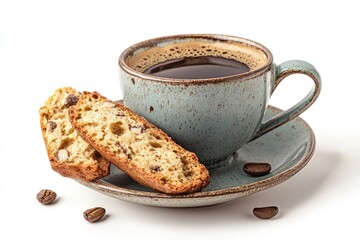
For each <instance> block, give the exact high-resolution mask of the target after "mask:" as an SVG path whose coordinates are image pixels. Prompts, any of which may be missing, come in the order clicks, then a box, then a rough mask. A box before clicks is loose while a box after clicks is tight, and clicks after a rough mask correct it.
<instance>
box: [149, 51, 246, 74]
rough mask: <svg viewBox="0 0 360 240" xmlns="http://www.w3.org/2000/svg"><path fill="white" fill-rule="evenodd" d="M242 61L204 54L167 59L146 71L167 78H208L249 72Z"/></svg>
mask: <svg viewBox="0 0 360 240" xmlns="http://www.w3.org/2000/svg"><path fill="white" fill-rule="evenodd" d="M249 70H250V68H249V67H248V66H247V65H246V64H244V63H241V62H238V61H235V60H232V59H227V58H223V57H213V56H202V57H185V58H178V59H172V60H167V61H165V62H161V63H158V64H156V65H153V66H151V67H150V68H148V69H146V70H145V71H144V73H146V74H149V75H153V76H157V77H165V78H176V79H206V78H219V77H225V76H231V75H236V74H241V73H244V72H248V71H249Z"/></svg>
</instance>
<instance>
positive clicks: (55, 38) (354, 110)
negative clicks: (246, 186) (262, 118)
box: [0, 0, 360, 240]
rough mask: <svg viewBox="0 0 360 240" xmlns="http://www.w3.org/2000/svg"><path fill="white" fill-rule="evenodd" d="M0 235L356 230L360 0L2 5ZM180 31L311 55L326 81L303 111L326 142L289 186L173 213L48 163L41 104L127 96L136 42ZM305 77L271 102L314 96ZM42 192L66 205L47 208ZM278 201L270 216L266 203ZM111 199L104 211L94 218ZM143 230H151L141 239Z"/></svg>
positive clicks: (278, 58)
mask: <svg viewBox="0 0 360 240" xmlns="http://www.w3.org/2000/svg"><path fill="white" fill-rule="evenodd" d="M0 2H1V5H0V11H1V14H0V17H1V22H0V24H1V28H0V83H1V86H0V91H1V94H0V98H1V100H0V104H1V113H0V114H1V115H0V122H1V124H0V128H1V129H0V138H1V145H0V147H1V149H0V164H1V165H0V191H1V193H0V239H75V237H77V238H78V239H88V240H90V239H109V238H110V237H113V238H116V239H125V238H127V239H128V238H131V239H143V238H146V239H165V238H166V239H192V238H195V237H196V238H199V237H201V239H205V238H206V239H220V238H221V239H227V238H226V237H228V238H229V237H231V238H234V239H264V238H266V239H275V238H276V239H306V238H310V237H311V238H312V237H317V238H321V239H326V238H330V237H332V238H331V239H339V238H345V237H347V238H350V239H356V238H357V236H358V228H359V220H358V217H359V216H360V210H359V203H360V191H359V190H360V174H359V171H360V141H359V140H360V137H359V135H360V127H359V119H358V117H357V116H358V109H359V106H360V105H359V104H360V103H359V94H360V83H359V82H360V79H359V71H360V67H359V66H360V60H359V56H360V37H359V22H360V14H359V11H358V10H359V8H358V7H357V5H355V4H354V3H356V1H346V0H343V1H306V0H302V1H288V0H287V1H275V0H272V1H250V0H249V1H227V0H221V1H195V0H192V1H185V0H182V1H163V2H160V1H156V0H148V1H136V0H132V1H74V0H72V1H67V0H62V1H39V0H33V1H25V0H24V1H20V0H11V1H10V0H9V1H0ZM180 33H221V34H228V35H235V36H241V37H245V38H250V39H253V40H255V41H258V42H260V43H262V44H264V45H265V46H267V47H268V48H270V50H271V51H272V53H273V54H274V57H275V62H276V63H281V62H283V61H286V60H289V59H302V60H307V61H309V62H311V63H313V64H314V65H315V66H316V67H317V69H318V70H319V72H320V73H321V76H322V79H323V89H322V92H321V94H320V97H319V99H318V100H317V102H316V103H315V104H314V105H313V106H312V107H311V108H310V109H309V110H308V111H307V112H305V113H303V114H302V118H303V119H304V120H306V121H307V122H308V123H309V124H310V126H311V127H312V128H313V130H314V132H315V134H316V137H317V148H316V152H315V154H314V157H313V158H312V160H311V161H310V163H309V164H308V165H307V166H306V167H305V168H304V169H303V170H302V171H301V172H299V173H298V174H296V175H295V176H294V177H293V178H291V179H290V180H288V181H287V182H285V183H283V184H280V185H278V186H276V187H273V188H271V189H268V190H266V191H263V192H260V193H257V194H254V195H251V196H249V197H246V198H243V199H241V200H238V201H235V202H232V203H229V204H225V205H220V206H215V207H206V208H197V209H168V208H156V207H147V206H141V205H137V204H132V203H127V202H123V201H120V200H116V199H113V198H110V197H107V196H104V195H101V194H99V193H97V192H94V191H92V190H90V189H87V188H85V187H84V186H82V185H80V184H78V183H76V182H74V181H73V180H71V179H67V178H63V177H61V176H60V175H58V174H57V173H55V172H53V171H52V170H51V168H50V165H49V162H48V160H47V155H46V152H45V147H44V144H43V142H42V137H41V131H40V126H39V115H38V109H39V107H40V106H41V105H42V104H43V102H44V101H45V100H46V99H47V98H48V97H49V96H50V95H51V94H52V93H53V91H54V90H55V89H56V88H58V87H63V86H72V87H74V88H77V89H78V90H81V91H82V90H89V91H92V90H97V91H99V92H100V93H102V94H103V95H105V96H107V97H108V98H111V99H119V98H121V95H120V86H119V82H118V65H117V59H118V56H119V54H120V53H121V52H122V50H124V49H125V48H126V47H128V46H129V45H131V44H134V43H136V42H139V41H142V40H145V39H149V38H153V37H158V36H164V35H172V34H180ZM310 83H311V81H310V80H309V79H308V78H307V77H300V78H299V77H290V78H289V79H288V81H285V82H283V83H282V84H281V86H280V87H279V88H278V89H277V90H276V92H275V93H274V97H273V99H272V100H271V104H272V105H275V106H277V107H280V108H283V109H284V108H286V107H288V106H290V105H291V104H292V103H294V102H296V101H298V100H299V99H300V98H301V97H302V96H304V94H305V91H307V89H308V87H309V86H310V85H311V84H310ZM43 188H50V189H53V190H55V191H56V192H57V193H58V196H59V198H58V201H57V202H56V203H55V204H53V205H50V206H43V205H41V204H39V203H38V202H37V200H36V194H37V192H38V191H39V190H41V189H43ZM264 205H265V206H266V205H277V206H279V208H280V212H279V214H278V215H277V216H276V217H275V218H273V219H271V220H259V219H257V218H255V217H254V216H253V215H252V209H253V207H255V206H264ZM95 206H102V207H105V208H106V209H107V212H108V214H107V217H106V219H105V220H104V221H101V222H99V223H96V224H90V223H88V222H86V221H85V220H84V219H83V217H82V212H83V211H84V210H85V209H87V208H90V207H95ZM139 237H140V238H139Z"/></svg>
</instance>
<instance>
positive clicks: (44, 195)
mask: <svg viewBox="0 0 360 240" xmlns="http://www.w3.org/2000/svg"><path fill="white" fill-rule="evenodd" d="M36 198H37V200H38V201H39V202H40V203H42V204H44V205H47V204H50V203H52V202H53V201H54V200H55V199H56V193H55V192H54V191H52V190H49V189H43V190H41V191H40V192H39V193H38V194H37V195H36Z"/></svg>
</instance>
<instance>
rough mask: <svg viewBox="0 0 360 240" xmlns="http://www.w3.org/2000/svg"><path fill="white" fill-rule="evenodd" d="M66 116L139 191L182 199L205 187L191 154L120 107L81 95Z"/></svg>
mask: <svg viewBox="0 0 360 240" xmlns="http://www.w3.org/2000/svg"><path fill="white" fill-rule="evenodd" d="M69 116H70V120H71V122H72V124H73V126H74V128H75V129H76V131H77V132H78V133H79V134H80V135H81V136H82V138H83V139H84V140H85V141H87V142H88V143H90V144H91V145H92V146H93V147H94V148H95V149H96V150H97V151H98V152H100V154H102V155H103V156H104V157H106V158H107V159H108V160H109V161H110V162H111V163H113V164H114V165H116V166H117V167H118V168H120V169H121V170H123V171H124V172H125V173H127V174H128V175H129V176H130V177H132V178H133V179H134V180H135V181H137V182H138V183H140V184H142V185H144V186H147V187H150V188H153V189H155V190H158V191H161V192H164V193H169V194H183V193H190V192H195V191H199V190H201V189H202V188H204V187H205V186H207V185H208V183H209V178H210V177H209V172H208V170H207V169H206V168H205V167H204V166H203V165H202V164H201V163H200V162H199V161H198V158H197V157H196V155H195V154H194V153H192V152H189V151H187V150H185V149H184V148H182V147H181V146H179V145H178V144H176V143H175V142H174V141H173V140H172V139H171V138H170V137H169V136H167V135H166V134H165V133H164V132H163V131H161V130H160V129H158V128H157V127H155V126H154V125H153V124H151V123H149V122H148V121H147V120H145V119H144V118H142V117H140V116H138V115H136V114H135V113H134V112H133V111H131V110H130V109H128V108H126V107H125V106H123V105H122V104H120V103H117V102H112V101H110V100H108V99H107V98H105V97H103V96H101V95H100V94H99V93H97V92H93V93H90V92H83V94H82V95H81V96H80V98H79V101H78V102H77V104H76V105H74V106H72V107H70V108H69Z"/></svg>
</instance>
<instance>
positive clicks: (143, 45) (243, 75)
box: [118, 34, 273, 85]
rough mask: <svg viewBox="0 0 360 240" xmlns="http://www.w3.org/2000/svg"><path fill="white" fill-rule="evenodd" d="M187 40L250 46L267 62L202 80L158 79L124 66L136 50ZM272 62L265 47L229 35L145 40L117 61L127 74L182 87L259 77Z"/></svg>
mask: <svg viewBox="0 0 360 240" xmlns="http://www.w3.org/2000/svg"><path fill="white" fill-rule="evenodd" d="M187 38H194V39H196V38H198V39H208V40H216V41H224V42H226V41H234V42H240V43H243V44H246V45H250V46H252V47H255V48H257V49H259V50H261V51H262V52H264V53H265V54H266V57H267V62H266V64H264V65H263V66H261V67H259V68H256V69H254V70H250V71H248V72H245V73H241V74H236V75H229V76H225V77H218V78H203V79H177V78H165V77H158V76H153V75H149V74H145V73H142V72H139V71H136V70H134V69H133V68H131V67H129V66H128V65H127V64H126V61H125V60H126V58H127V57H128V56H129V55H131V54H133V53H134V52H135V51H136V50H138V49H141V48H146V47H152V46H156V45H157V44H159V43H161V42H164V41H168V40H176V39H187ZM272 62H273V56H272V53H271V52H270V50H269V49H268V48H267V47H265V46H264V45H262V44H260V43H258V42H255V41H253V40H250V39H246V38H242V37H236V36H231V35H224V34H179V35H169V36H164V37H158V38H153V39H149V40H145V41H142V42H139V43H136V44H134V45H132V46H130V47H128V48H126V49H125V50H124V51H123V52H122V53H121V55H120V57H119V59H118V63H119V66H120V67H121V68H122V69H123V70H124V71H125V72H126V73H128V74H130V75H132V76H135V77H138V78H141V79H146V80H151V81H156V82H166V83H171V84H183V85H190V84H208V83H217V82H226V81H235V80H236V81H242V80H247V79H250V78H252V77H256V76H259V75H261V74H263V73H264V72H266V71H268V70H269V69H270V68H271V65H272Z"/></svg>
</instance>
